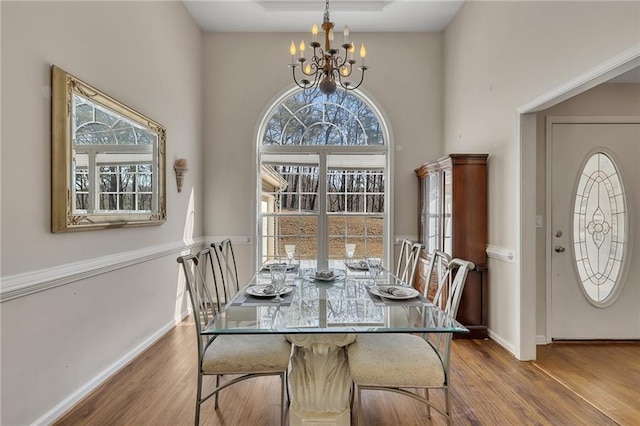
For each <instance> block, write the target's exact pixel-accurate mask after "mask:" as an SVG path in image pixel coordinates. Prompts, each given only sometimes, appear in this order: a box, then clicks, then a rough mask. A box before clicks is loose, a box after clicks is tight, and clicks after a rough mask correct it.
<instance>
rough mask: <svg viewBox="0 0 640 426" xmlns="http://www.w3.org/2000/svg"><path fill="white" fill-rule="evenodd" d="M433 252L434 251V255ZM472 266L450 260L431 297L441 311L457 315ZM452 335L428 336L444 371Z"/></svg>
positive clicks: (469, 263)
mask: <svg viewBox="0 0 640 426" xmlns="http://www.w3.org/2000/svg"><path fill="white" fill-rule="evenodd" d="M435 254H436V253H435V252H434V255H435ZM439 256H441V255H439ZM473 268H475V265H474V264H473V263H472V262H469V261H467V260H462V259H452V260H450V261H449V263H448V264H447V266H446V268H445V271H444V274H443V275H442V278H441V281H440V283H439V287H438V290H437V291H436V295H435V297H434V299H433V303H434V304H435V305H437V306H439V307H440V308H442V310H443V311H445V312H446V313H447V314H449V316H451V317H453V318H454V319H455V318H456V316H457V315H458V307H459V306H460V299H461V297H462V292H463V290H464V285H465V282H466V281H467V273H468V272H469V271H470V270H472V269H473ZM452 337H453V334H452V333H443V334H436V335H431V336H430V337H429V342H430V343H431V344H432V346H433V347H434V348H436V349H437V350H438V352H439V354H440V357H441V359H442V363H443V366H444V367H445V371H447V372H448V371H449V360H450V354H451V338H452Z"/></svg>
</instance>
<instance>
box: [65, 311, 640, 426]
mask: <svg viewBox="0 0 640 426" xmlns="http://www.w3.org/2000/svg"><path fill="white" fill-rule="evenodd" d="M610 346H611V345H606V346H605V345H601V347H600V348H601V349H606V348H607V347H610ZM545 348H546V347H545ZM615 348H616V346H613V347H611V349H612V350H611V351H605V352H606V353H600V352H598V354H597V355H596V359H595V360H594V359H589V358H588V357H586V356H581V355H579V354H572V353H571V352H566V353H565V352H563V355H562V356H561V357H559V359H560V360H559V361H549V360H551V359H552V358H555V357H554V355H555V353H557V352H562V351H561V350H556V345H553V346H552V347H549V348H548V349H549V350H546V349H544V350H543V351H542V352H543V353H542V356H541V361H540V362H537V363H535V364H534V363H532V362H520V361H517V360H516V359H515V358H513V356H512V355H511V354H509V353H508V352H506V351H505V350H504V349H503V348H501V347H500V346H499V345H497V344H496V343H495V342H493V341H491V340H463V339H459V340H454V346H453V356H452V362H451V364H452V383H453V384H452V386H453V391H452V407H453V412H454V423H456V424H460V425H529V424H531V425H533V424H535V425H577V424H581V425H582V424H585V425H586V424H588V425H615V424H628V425H631V424H637V421H638V419H639V418H640V408H639V407H638V400H639V398H638V383H640V381H639V380H638V361H637V360H638V359H639V357H638V350H639V349H640V346H639V345H635V346H631V348H630V350H629V351H628V352H624V351H623V352H621V353H620V354H617V352H618V351H617V350H616V349H615ZM614 354H617V355H614ZM572 357H579V358H576V359H580V361H576V362H575V363H574V364H575V365H574V368H569V367H568V365H569V364H572V361H571V359H572ZM621 359H625V360H626V361H625V362H627V363H628V365H630V366H631V367H632V368H631V369H630V370H626V371H625V369H624V368H622V369H616V371H615V372H613V371H612V372H611V373H612V374H604V372H606V370H607V369H608V367H609V366H610V365H611V364H612V363H616V364H619V365H622V361H621ZM195 362H196V354H195V330H194V327H193V323H192V322H191V321H189V320H187V321H185V322H183V323H181V324H180V325H178V326H177V327H176V328H175V329H174V330H172V331H171V332H169V333H168V334H167V335H166V336H164V337H163V338H162V339H161V340H160V341H159V342H158V343H156V344H155V345H154V346H153V347H151V348H150V349H149V350H147V351H146V352H145V353H143V354H142V355H140V356H139V357H138V358H136V359H135V360H134V361H132V362H131V363H130V364H129V365H127V366H126V367H125V368H123V369H122V370H121V371H120V372H118V373H117V374H115V375H114V376H113V377H112V378H110V379H109V380H108V381H107V382H106V383H104V384H103V385H102V386H101V387H100V388H98V389H97V390H96V391H95V392H93V393H92V394H91V395H89V396H88V397H87V398H85V400H83V401H81V402H80V403H79V404H78V405H77V406H76V407H74V408H73V409H72V410H71V411H70V412H68V413H67V414H66V415H65V416H64V417H62V418H61V419H59V421H58V422H56V423H55V424H56V425H154V426H155V425H192V424H193V416H194V406H195V389H196V375H195ZM558 368H559V369H561V370H562V371H564V370H566V371H567V373H566V374H565V375H560V374H559V373H558V374H555V377H558V380H556V379H554V378H553V377H552V376H551V375H554V373H549V374H547V372H546V371H556V369H558ZM634 368H635V370H634ZM543 369H544V370H545V371H543ZM587 373H589V374H587ZM550 374H551V375H550ZM615 375H620V376H619V377H617V378H615ZM565 376H567V377H565ZM576 376H577V377H578V378H579V380H577V381H578V382H579V383H581V385H580V387H581V388H583V389H588V390H590V391H591V393H585V394H584V395H582V396H580V395H578V394H577V393H576V391H574V390H573V389H575V388H572V385H570V384H568V383H570V382H571V381H572V380H573V379H572V377H576ZM604 376H607V377H608V378H607V379H603V377H604ZM601 381H602V382H601ZM278 388H279V382H278V379H277V378H270V377H269V378H257V379H253V380H248V381H245V382H241V383H238V384H236V385H234V386H231V387H230V388H228V389H226V390H224V391H223V392H222V393H221V396H220V407H219V409H218V411H215V410H214V409H213V402H212V401H210V402H207V403H205V404H204V405H203V407H202V413H201V424H203V425H205V424H206V425H252V426H260V425H277V424H278V423H279V414H278V409H279V391H278ZM431 393H432V397H435V398H436V399H437V400H438V401H439V402H442V397H441V395H440V392H436V391H432V392H431ZM616 395H618V396H619V398H616V397H615V396H616ZM605 396H606V398H605ZM634 397H635V400H634V399H633V398H634ZM590 398H595V399H596V400H598V401H599V402H601V404H600V405H596V404H594V403H593V402H587V400H590ZM620 401H626V402H624V403H622V402H620ZM634 401H635V404H634ZM605 405H606V407H604V406H605ZM634 405H635V406H634ZM363 406H364V411H363V419H364V423H365V424H366V425H372V426H375V425H406V426H410V425H423V424H429V419H428V418H427V416H426V411H425V409H424V407H422V406H421V405H420V404H419V403H417V402H416V401H412V400H410V399H409V398H406V397H402V396H400V395H396V394H392V393H389V392H379V391H369V392H365V393H363ZM597 407H598V408H597ZM614 411H615V413H614ZM432 420H433V421H432V423H431V424H433V425H441V424H445V422H444V421H443V420H442V418H440V417H438V415H437V414H434V417H433V419H432Z"/></svg>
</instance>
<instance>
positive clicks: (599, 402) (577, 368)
mask: <svg viewBox="0 0 640 426" xmlns="http://www.w3.org/2000/svg"><path fill="white" fill-rule="evenodd" d="M537 358H538V359H537V360H536V361H535V365H536V366H537V367H538V368H540V369H541V370H542V371H544V372H546V373H547V374H549V375H550V376H551V377H553V378H555V379H556V380H557V381H558V382H560V383H561V384H562V385H564V386H565V387H566V388H567V389H569V390H571V391H573V392H575V393H577V394H578V395H580V396H581V397H582V398H583V399H584V400H585V401H587V402H588V403H589V404H591V405H592V406H593V407H595V408H596V409H598V410H600V411H602V412H603V413H606V414H607V416H609V417H610V418H611V419H613V420H614V421H616V422H617V423H618V424H621V425H632V424H636V425H637V424H640V342H616V343H615V344H610V342H565V343H554V344H552V345H547V346H540V347H539V348H538V357H537Z"/></svg>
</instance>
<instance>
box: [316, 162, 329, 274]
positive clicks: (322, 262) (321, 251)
mask: <svg viewBox="0 0 640 426" xmlns="http://www.w3.org/2000/svg"><path fill="white" fill-rule="evenodd" d="M319 154H320V164H319V167H318V171H319V175H320V176H319V177H318V179H319V182H318V213H319V215H318V269H327V268H328V267H329V260H328V241H329V239H328V225H327V218H328V217H327V153H326V152H321V153H319Z"/></svg>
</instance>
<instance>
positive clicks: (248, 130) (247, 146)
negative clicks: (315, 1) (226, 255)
mask: <svg viewBox="0 0 640 426" xmlns="http://www.w3.org/2000/svg"><path fill="white" fill-rule="evenodd" d="M305 36H308V35H307V34H206V35H205V38H204V76H205V82H204V145H205V146H204V149H205V163H206V167H205V170H204V179H205V182H206V194H205V211H206V212H207V217H206V218H205V225H204V226H205V234H206V235H208V236H243V237H244V236H252V235H253V232H254V230H255V224H254V209H255V207H254V204H255V200H254V197H255V195H254V194H255V192H254V191H255V186H256V185H255V174H254V173H255V167H256V166H255V161H256V160H255V154H256V149H257V142H256V136H257V135H256V127H257V126H258V125H259V123H260V121H261V120H262V117H263V114H264V111H265V109H266V108H267V107H268V106H269V105H270V104H271V103H272V102H273V99H274V97H275V96H276V95H279V94H281V93H283V92H284V91H285V90H286V89H289V88H291V87H292V84H293V83H292V80H291V73H290V70H289V69H288V68H287V64H288V63H289V62H290V56H289V53H288V46H289V44H290V43H291V40H292V39H295V40H298V42H299V40H300V39H302V38H304V37H305ZM352 36H353V38H354V40H355V41H357V42H360V41H364V42H365V43H366V45H367V47H368V49H367V50H368V51H367V64H368V65H369V66H370V67H371V69H370V70H369V71H368V73H367V76H366V78H365V83H364V84H363V86H362V87H364V88H365V90H366V94H367V95H368V96H370V97H371V98H373V99H374V100H375V101H376V104H377V106H379V107H380V108H381V109H382V110H383V111H384V113H385V115H386V118H388V122H387V124H388V125H389V126H390V129H391V134H392V138H393V147H392V148H393V150H394V152H393V155H394V158H395V164H394V174H393V187H394V196H395V200H394V205H393V208H392V211H393V214H394V228H395V229H394V230H393V231H392V232H394V233H395V235H412V236H417V232H418V231H417V217H416V216H417V191H418V183H417V178H416V176H415V173H414V171H413V170H414V169H415V168H416V167H418V166H419V165H420V164H422V163H424V162H425V161H427V160H431V159H434V158H437V157H438V156H440V155H441V154H442V149H441V140H442V85H441V81H442V37H441V35H440V34H427V33H415V34H412V33H406V34H396V33H389V34H353V35H352ZM232 183H233V184H232ZM238 252H239V256H238V257H239V259H238V262H239V263H240V269H241V270H240V271H239V273H240V275H241V276H243V277H244V278H247V277H248V271H249V270H250V269H251V268H250V265H251V261H252V255H253V253H252V247H251V246H249V245H244V246H240V247H238ZM241 278H242V277H241Z"/></svg>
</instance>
